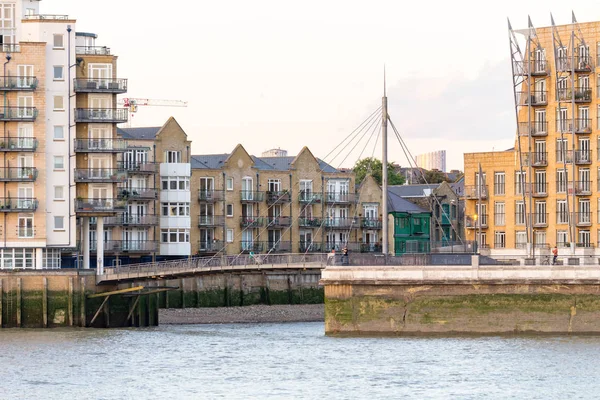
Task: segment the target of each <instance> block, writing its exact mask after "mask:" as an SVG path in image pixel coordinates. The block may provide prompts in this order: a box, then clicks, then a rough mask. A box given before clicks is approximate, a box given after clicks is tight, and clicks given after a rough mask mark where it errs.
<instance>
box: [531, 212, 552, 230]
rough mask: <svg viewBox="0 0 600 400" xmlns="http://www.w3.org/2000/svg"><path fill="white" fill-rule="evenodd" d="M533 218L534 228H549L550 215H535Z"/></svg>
mask: <svg viewBox="0 0 600 400" xmlns="http://www.w3.org/2000/svg"><path fill="white" fill-rule="evenodd" d="M531 216H532V225H533V227H534V228H546V227H547V226H548V213H533V214H532V215H531Z"/></svg>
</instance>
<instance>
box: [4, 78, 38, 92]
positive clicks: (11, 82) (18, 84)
mask: <svg viewBox="0 0 600 400" xmlns="http://www.w3.org/2000/svg"><path fill="white" fill-rule="evenodd" d="M37 85H38V79H37V78H36V77H35V76H1V77H0V90H3V91H23V92H30V91H33V90H35V89H37Z"/></svg>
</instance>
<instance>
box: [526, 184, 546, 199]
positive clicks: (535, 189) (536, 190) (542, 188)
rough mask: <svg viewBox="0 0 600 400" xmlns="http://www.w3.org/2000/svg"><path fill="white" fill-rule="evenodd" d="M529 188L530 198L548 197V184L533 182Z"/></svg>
mask: <svg viewBox="0 0 600 400" xmlns="http://www.w3.org/2000/svg"><path fill="white" fill-rule="evenodd" d="M530 187H531V189H532V191H531V196H532V197H548V182H535V183H534V184H533V185H531V186H530Z"/></svg>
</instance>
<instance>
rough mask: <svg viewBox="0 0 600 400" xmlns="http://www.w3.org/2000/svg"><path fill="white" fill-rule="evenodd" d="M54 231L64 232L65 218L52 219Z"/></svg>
mask: <svg viewBox="0 0 600 400" xmlns="http://www.w3.org/2000/svg"><path fill="white" fill-rule="evenodd" d="M54 230H55V231H64V230H65V217H54Z"/></svg>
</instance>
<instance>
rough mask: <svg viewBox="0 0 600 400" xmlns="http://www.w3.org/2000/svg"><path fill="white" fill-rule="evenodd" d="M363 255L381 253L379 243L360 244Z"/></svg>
mask: <svg viewBox="0 0 600 400" xmlns="http://www.w3.org/2000/svg"><path fill="white" fill-rule="evenodd" d="M359 244H360V252H361V253H381V245H380V244H377V243H359Z"/></svg>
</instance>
